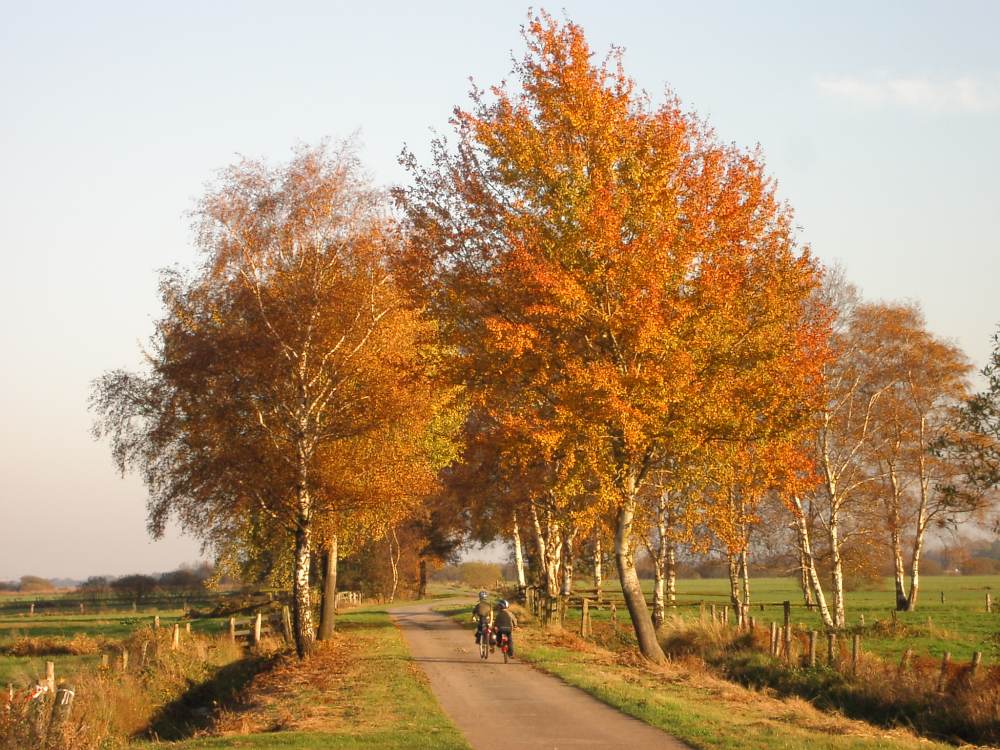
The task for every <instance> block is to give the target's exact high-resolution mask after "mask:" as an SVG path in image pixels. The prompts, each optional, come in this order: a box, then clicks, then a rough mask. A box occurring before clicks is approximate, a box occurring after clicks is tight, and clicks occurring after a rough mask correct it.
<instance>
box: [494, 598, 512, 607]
mask: <svg viewBox="0 0 1000 750" xmlns="http://www.w3.org/2000/svg"><path fill="white" fill-rule="evenodd" d="M497 606H498V607H500V609H507V607H508V606H510V605H508V604H507V600H506V599H501V600H500V601H499V602H497Z"/></svg>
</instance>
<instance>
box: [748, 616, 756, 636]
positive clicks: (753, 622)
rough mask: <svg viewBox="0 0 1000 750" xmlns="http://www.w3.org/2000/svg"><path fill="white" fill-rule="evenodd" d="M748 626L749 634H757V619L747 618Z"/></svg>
mask: <svg viewBox="0 0 1000 750" xmlns="http://www.w3.org/2000/svg"><path fill="white" fill-rule="evenodd" d="M749 626H750V632H751V633H756V632H757V618H755V617H751V618H749Z"/></svg>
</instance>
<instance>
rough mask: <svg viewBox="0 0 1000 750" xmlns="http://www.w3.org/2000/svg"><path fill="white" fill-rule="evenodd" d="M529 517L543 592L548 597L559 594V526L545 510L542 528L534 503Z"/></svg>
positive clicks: (560, 539)
mask: <svg viewBox="0 0 1000 750" xmlns="http://www.w3.org/2000/svg"><path fill="white" fill-rule="evenodd" d="M531 518H532V521H533V522H534V526H535V539H536V541H537V544H538V552H539V556H540V557H541V568H542V572H543V578H544V581H543V582H544V585H545V592H546V593H547V594H548V595H549V596H550V597H556V596H559V588H560V580H559V568H560V563H561V562H562V538H561V535H560V533H559V527H558V525H557V524H555V523H553V522H552V518H551V514H550V513H548V512H546V520H545V529H544V530H543V529H542V523H541V520H540V519H539V518H538V510H537V509H536V508H535V506H534V505H532V506H531Z"/></svg>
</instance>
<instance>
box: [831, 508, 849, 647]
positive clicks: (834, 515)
mask: <svg viewBox="0 0 1000 750" xmlns="http://www.w3.org/2000/svg"><path fill="white" fill-rule="evenodd" d="M831 506H832V503H831ZM839 515H840V514H839V512H838V510H837V508H836V507H835V506H834V507H831V509H830V524H829V529H828V530H829V538H830V567H831V570H830V582H831V584H832V587H833V624H834V626H835V627H838V628H842V627H844V625H845V623H846V613H845V611H844V609H845V608H844V561H843V558H841V556H840V518H839Z"/></svg>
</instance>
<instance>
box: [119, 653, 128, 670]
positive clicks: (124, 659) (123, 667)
mask: <svg viewBox="0 0 1000 750" xmlns="http://www.w3.org/2000/svg"><path fill="white" fill-rule="evenodd" d="M118 664H119V666H120V667H121V670H122V672H127V671H128V649H127V648H122V658H121V661H120V662H118Z"/></svg>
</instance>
